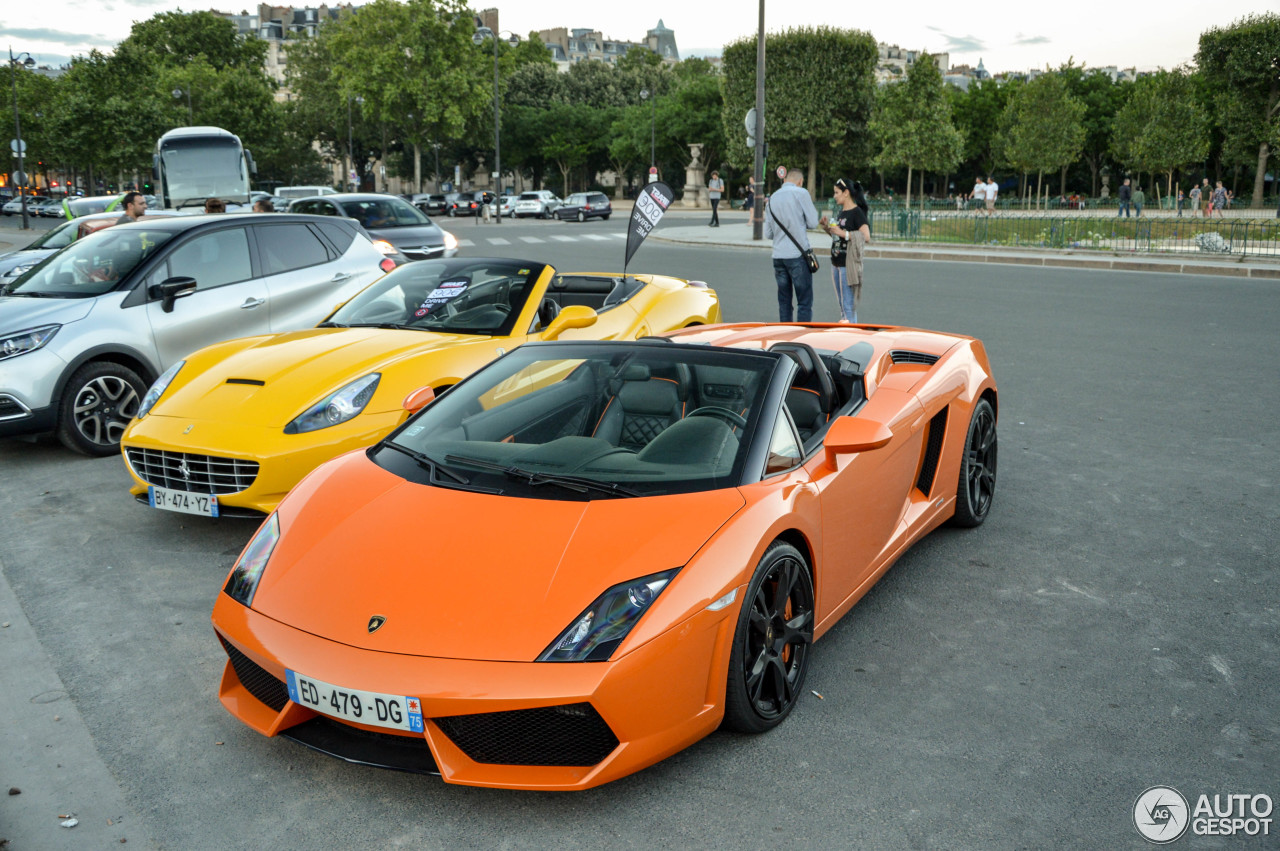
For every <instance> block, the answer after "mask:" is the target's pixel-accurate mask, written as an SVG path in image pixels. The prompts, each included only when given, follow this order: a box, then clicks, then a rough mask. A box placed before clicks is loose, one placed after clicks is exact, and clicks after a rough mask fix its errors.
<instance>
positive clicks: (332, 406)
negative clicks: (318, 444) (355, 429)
mask: <svg viewBox="0 0 1280 851" xmlns="http://www.w3.org/2000/svg"><path fill="white" fill-rule="evenodd" d="M381 378H382V376H381V375H380V374H379V373H376V372H372V373H370V374H368V375H366V376H364V377H363V378H357V379H356V380H355V381H353V382H351V383H350V384H348V385H347V386H346V387H343V388H342V389H341V390H339V391H337V392H336V393H334V394H332V395H331V396H328V397H326V398H324V399H321V400H320V401H319V402H316V403H315V404H314V405H312V406H311V407H310V408H308V409H307V410H306V411H305V412H303V413H302V414H301V415H299V416H298V418H297V419H295V420H294V421H293V422H291V423H289V424H288V425H287V426H285V427H284V433H285V434H299V433H302V432H307V431H317V430H319V429H322V428H328V427H329V426H335V425H337V424H338V423H345V422H346V421H347V420H349V419H351V418H352V417H354V416H355V415H356V414H358V413H360V412H361V411H363V410H364V408H365V405H368V404H369V400H370V399H372V398H373V391H374V390H377V389H378V381H379V380H380V379H381Z"/></svg>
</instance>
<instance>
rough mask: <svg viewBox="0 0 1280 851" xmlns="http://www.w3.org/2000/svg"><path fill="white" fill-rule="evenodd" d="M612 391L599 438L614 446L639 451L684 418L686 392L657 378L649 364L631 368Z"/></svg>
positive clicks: (617, 380) (671, 380)
mask: <svg viewBox="0 0 1280 851" xmlns="http://www.w3.org/2000/svg"><path fill="white" fill-rule="evenodd" d="M610 389H611V390H613V394H612V397H611V398H610V399H609V402H608V404H607V405H606V406H605V409H604V413H603V414H601V415H600V422H599V424H597V426H596V430H595V436H596V437H599V438H602V439H604V440H607V441H609V442H610V443H612V444H613V445H614V446H618V447H621V448H623V449H631V450H633V451H639V450H641V449H643V448H644V447H645V446H647V445H648V444H649V441H651V440H653V439H654V438H655V437H657V436H658V435H659V434H660V433H661V432H662V431H663V429H665V428H666V427H667V426H669V425H671V424H672V423H674V422H676V421H677V420H679V419H680V418H681V417H683V416H684V406H685V393H686V388H684V387H683V386H682V385H681V384H680V382H678V381H675V380H673V379H670V378H655V377H653V375H652V374H651V373H650V371H649V367H648V366H646V365H645V364H632V365H631V366H628V367H627V368H626V370H625V371H624V372H623V374H622V378H621V379H615V380H614V386H613V387H612V388H610Z"/></svg>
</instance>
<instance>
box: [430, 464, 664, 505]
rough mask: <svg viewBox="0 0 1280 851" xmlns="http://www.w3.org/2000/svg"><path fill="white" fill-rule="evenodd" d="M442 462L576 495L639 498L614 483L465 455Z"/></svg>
mask: <svg viewBox="0 0 1280 851" xmlns="http://www.w3.org/2000/svg"><path fill="white" fill-rule="evenodd" d="M444 460H446V461H449V462H451V463H455V464H471V465H472V466H474V467H480V468H482V469H485V470H494V471H495V472H499V473H504V474H506V475H507V476H510V477H511V478H513V479H523V480H524V481H525V482H527V483H529V484H531V485H560V487H562V488H567V489H568V490H571V491H577V492H578V493H586V492H587V491H589V490H593V491H597V492H599V493H605V494H608V495H610V496H640V492H639V491H635V490H632V489H631V488H628V487H623V486H622V485H619V484H616V483H614V482H601V481H598V480H596V479H588V478H585V477H583V476H566V475H561V474H559V473H539V472H537V471H534V470H526V469H524V468H523V467H516V466H514V465H509V464H499V463H498V462H496V461H487V460H485V459H483V458H468V457H467V456H465V455H446V456H444Z"/></svg>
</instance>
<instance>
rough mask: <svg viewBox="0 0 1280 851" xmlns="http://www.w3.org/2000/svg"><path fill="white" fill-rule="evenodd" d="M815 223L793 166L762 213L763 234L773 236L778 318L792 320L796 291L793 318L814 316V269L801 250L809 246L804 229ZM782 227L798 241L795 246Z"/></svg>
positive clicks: (800, 173)
mask: <svg viewBox="0 0 1280 851" xmlns="http://www.w3.org/2000/svg"><path fill="white" fill-rule="evenodd" d="M817 226H818V211H817V210H816V209H814V206H813V199H811V198H810V197H809V193H808V192H807V191H805V189H804V172H803V171H801V170H800V169H798V168H793V169H791V170H790V171H788V172H787V179H786V181H785V182H784V183H783V184H782V186H781V187H780V188H779V189H778V191H777V192H774V193H773V195H772V196H770V198H769V206H768V207H767V208H766V209H765V214H764V235H765V236H766V237H769V238H770V239H772V240H773V277H774V279H775V280H776V281H777V282H778V321H780V322H790V321H791V295H792V292H793V291H794V293H795V301H796V304H795V308H796V310H795V312H796V320H797V321H799V322H808V321H810V320H812V319H813V273H812V272H810V271H809V266H808V264H807V263H805V262H804V257H802V256H801V251H802V250H804V249H808V248H809V247H810V246H809V236H808V234H807V233H806V231H807V230H808V229H809V228H816V227H817ZM783 227H785V228H786V230H787V231H789V232H790V233H791V236H792V237H795V240H796V242H798V243H800V246H799V247H797V246H796V244H795V242H792V241H791V239H790V237H788V236H787V234H786V233H785V232H784V231H783Z"/></svg>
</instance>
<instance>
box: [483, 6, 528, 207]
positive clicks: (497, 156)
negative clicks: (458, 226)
mask: <svg viewBox="0 0 1280 851" xmlns="http://www.w3.org/2000/svg"><path fill="white" fill-rule="evenodd" d="M503 35H507V36H509V38H508V39H507V43H508V44H510V45H511V46H512V47H515V46H516V45H518V44H519V43H520V36H518V35H516V34H515V33H513V32H497V33H496V32H494V31H493V30H491V29H490V28H489V27H480V28H479V29H477V30H476V32H475V35H473V36H471V42H472V44H476V45H481V44H484V40H485V39H486V38H491V39H493V173H494V174H495V175H497V177H496V179H495V180H494V192H493V206H494V208H495V209H496V210H497V211H498V215H496V216H494V222H495V223H496V224H502V94H501V92H500V91H499V89H498V39H500V38H501V37H502V36H503Z"/></svg>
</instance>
